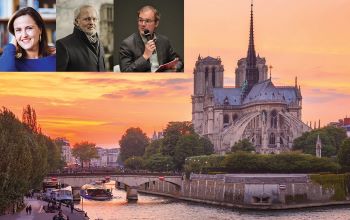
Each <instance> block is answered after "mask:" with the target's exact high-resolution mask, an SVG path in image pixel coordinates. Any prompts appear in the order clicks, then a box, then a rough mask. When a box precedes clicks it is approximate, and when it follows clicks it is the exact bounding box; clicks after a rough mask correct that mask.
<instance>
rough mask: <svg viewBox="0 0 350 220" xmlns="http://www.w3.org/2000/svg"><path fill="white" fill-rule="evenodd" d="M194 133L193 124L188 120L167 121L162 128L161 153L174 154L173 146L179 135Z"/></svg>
mask: <svg viewBox="0 0 350 220" xmlns="http://www.w3.org/2000/svg"><path fill="white" fill-rule="evenodd" d="M194 133H195V132H194V129H193V125H192V123H191V122H189V121H184V122H169V123H168V125H167V127H166V129H165V130H164V138H163V146H162V154H163V155H168V156H171V157H173V156H174V155H175V147H176V145H177V142H178V140H179V139H180V137H181V136H183V135H187V134H194Z"/></svg>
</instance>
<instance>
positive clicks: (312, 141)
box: [293, 126, 346, 157]
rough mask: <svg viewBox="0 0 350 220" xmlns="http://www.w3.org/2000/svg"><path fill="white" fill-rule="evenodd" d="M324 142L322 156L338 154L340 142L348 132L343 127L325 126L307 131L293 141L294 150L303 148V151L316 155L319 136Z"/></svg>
mask: <svg viewBox="0 0 350 220" xmlns="http://www.w3.org/2000/svg"><path fill="white" fill-rule="evenodd" d="M318 135H319V136H320V139H321V142H322V156H325V157H332V156H336V155H337V152H338V149H339V148H340V143H342V142H343V140H344V139H345V138H346V132H345V130H344V129H342V128H335V127H331V126H328V127H324V128H321V129H316V130H312V131H310V132H305V133H304V134H303V135H302V136H301V137H299V138H296V139H295V140H294V141H293V150H301V151H302V152H303V153H306V154H311V155H315V154H316V150H315V148H316V141H317V136H318Z"/></svg>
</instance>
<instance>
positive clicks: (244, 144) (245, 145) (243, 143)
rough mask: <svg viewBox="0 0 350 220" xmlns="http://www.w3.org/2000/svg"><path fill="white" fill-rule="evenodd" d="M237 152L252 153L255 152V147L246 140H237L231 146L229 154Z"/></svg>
mask: <svg viewBox="0 0 350 220" xmlns="http://www.w3.org/2000/svg"><path fill="white" fill-rule="evenodd" d="M237 151H246V152H252V151H255V147H254V145H253V144H252V143H251V142H250V141H249V140H248V139H246V138H245V139H243V140H239V141H238V142H236V143H235V144H234V145H233V146H232V148H231V152H237Z"/></svg>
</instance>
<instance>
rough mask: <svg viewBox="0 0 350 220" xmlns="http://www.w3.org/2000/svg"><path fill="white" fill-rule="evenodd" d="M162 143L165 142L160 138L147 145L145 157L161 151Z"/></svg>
mask: <svg viewBox="0 0 350 220" xmlns="http://www.w3.org/2000/svg"><path fill="white" fill-rule="evenodd" d="M162 143H163V139H158V140H154V141H152V142H151V143H150V144H149V145H147V147H146V149H145V154H144V155H143V156H144V157H145V158H149V157H150V156H152V155H154V154H158V153H160V152H161V148H162Z"/></svg>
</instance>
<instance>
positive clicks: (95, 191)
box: [80, 184, 113, 201]
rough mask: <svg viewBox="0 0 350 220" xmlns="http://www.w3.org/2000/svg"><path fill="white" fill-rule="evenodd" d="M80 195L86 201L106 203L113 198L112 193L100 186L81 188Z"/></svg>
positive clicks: (88, 185) (89, 185) (90, 185)
mask: <svg viewBox="0 0 350 220" xmlns="http://www.w3.org/2000/svg"><path fill="white" fill-rule="evenodd" d="M80 195H81V196H82V197H83V198H85V199H91V200H98V201H105V200H111V199H112V198H113V195H112V191H111V190H109V189H106V188H105V187H104V186H103V185H100V184H95V185H92V184H86V185H84V186H82V187H81V190H80Z"/></svg>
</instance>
